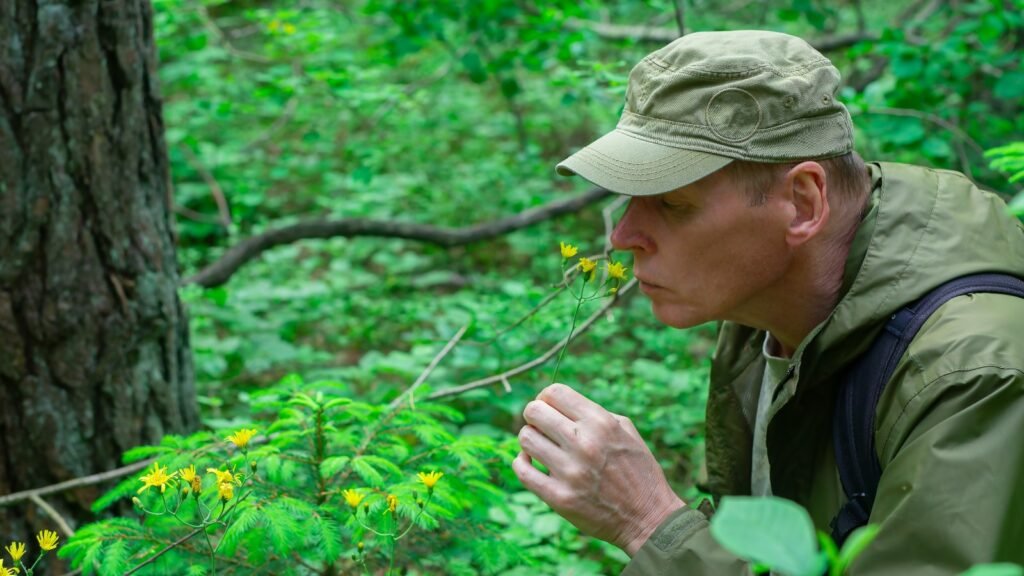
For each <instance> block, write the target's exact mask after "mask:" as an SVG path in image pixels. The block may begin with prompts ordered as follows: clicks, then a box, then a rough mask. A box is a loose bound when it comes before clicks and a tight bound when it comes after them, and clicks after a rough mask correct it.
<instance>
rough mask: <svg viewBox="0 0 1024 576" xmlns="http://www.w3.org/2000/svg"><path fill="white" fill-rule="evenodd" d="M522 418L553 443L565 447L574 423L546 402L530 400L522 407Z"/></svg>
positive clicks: (570, 436)
mask: <svg viewBox="0 0 1024 576" xmlns="http://www.w3.org/2000/svg"><path fill="white" fill-rule="evenodd" d="M523 419H525V420H526V423H527V424H529V425H531V426H533V427H534V428H536V429H537V431H539V432H540V433H542V434H544V435H545V436H547V437H548V438H550V439H551V440H552V441H553V442H554V443H555V444H558V445H559V446H562V447H565V446H566V443H567V440H569V439H571V438H572V429H573V428H574V427H575V424H574V423H573V421H572V420H569V419H568V418H566V416H565V414H562V413H561V412H559V411H558V410H556V409H555V408H553V407H552V406H551V405H550V404H548V403H547V402H543V401H541V400H532V401H530V402H528V403H527V404H526V408H524V409H523Z"/></svg>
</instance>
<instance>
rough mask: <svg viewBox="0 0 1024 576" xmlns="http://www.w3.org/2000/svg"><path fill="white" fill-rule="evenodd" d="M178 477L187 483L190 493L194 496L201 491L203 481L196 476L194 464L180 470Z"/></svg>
mask: <svg viewBox="0 0 1024 576" xmlns="http://www.w3.org/2000/svg"><path fill="white" fill-rule="evenodd" d="M178 476H179V477H180V478H181V479H182V480H184V481H185V482H188V483H189V484H190V485H191V487H192V491H193V492H195V493H196V494H198V493H199V492H201V491H202V489H203V479H202V477H200V476H199V475H198V474H196V465H195V464H190V465H189V467H188V468H182V469H181V470H178Z"/></svg>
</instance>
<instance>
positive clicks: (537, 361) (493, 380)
mask: <svg viewBox="0 0 1024 576" xmlns="http://www.w3.org/2000/svg"><path fill="white" fill-rule="evenodd" d="M636 284H637V280H636V278H632V279H630V280H629V282H626V283H625V284H623V285H622V288H620V289H619V291H618V294H617V295H616V297H615V298H612V299H611V300H609V301H608V302H607V303H606V304H605V305H604V306H601V308H600V309H599V310H598V311H596V312H594V313H593V314H591V315H590V317H589V318H587V319H586V321H584V322H583V324H580V326H579V328H577V329H576V334H575V335H574V338H579V337H580V335H581V334H583V333H584V332H586V331H587V330H588V329H589V328H590V327H591V326H592V325H593V324H594V323H595V322H597V320H598V319H599V318H600V317H601V316H603V315H604V314H605V313H606V312H608V309H610V308H611V307H612V306H614V305H615V303H616V302H618V301H619V299H620V298H622V296H623V295H625V294H626V293H627V292H629V291H630V290H631V289H632V288H633V287H634V286H636ZM567 340H568V338H563V339H562V340H560V341H559V342H558V343H557V344H555V345H554V346H552V347H551V348H549V349H548V350H547V352H545V353H544V354H541V355H540V356H538V357H537V358H534V359H533V360H530V361H529V362H526V363H525V364H520V365H519V366H516V367H515V368H513V369H511V370H508V371H505V372H502V373H501V374H495V375H494V376H488V377H487V378H481V379H480V380H474V381H473V382H469V383H466V384H462V385H459V386H452V387H450V388H442V389H440V390H437V391H435V392H433V393H432V394H430V395H429V396H427V399H428V400H436V399H438V398H444V397H446V396H455V395H457V394H462V393H463V392H468V391H470V390H475V389H477V388H483V387H484V386H490V385H491V384H498V383H504V384H507V382H508V379H509V378H511V377H512V376H518V375H519V374H522V373H524V372H528V371H530V370H532V369H534V368H536V367H537V366H540V365H541V364H544V363H545V362H547V361H548V360H550V359H551V358H552V357H554V356H555V355H556V354H558V351H559V350H561V348H562V346H563V345H566V344H567V343H568V342H567Z"/></svg>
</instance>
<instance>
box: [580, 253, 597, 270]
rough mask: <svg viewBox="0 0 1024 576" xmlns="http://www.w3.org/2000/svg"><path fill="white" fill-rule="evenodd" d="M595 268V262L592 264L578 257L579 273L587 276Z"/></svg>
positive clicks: (585, 258) (584, 258)
mask: <svg viewBox="0 0 1024 576" xmlns="http://www.w3.org/2000/svg"><path fill="white" fill-rule="evenodd" d="M595 268H597V262H594V261H593V260H591V259H590V258H587V257H586V256H580V271H582V272H583V273H584V274H589V273H590V272H593V271H594V269H595Z"/></svg>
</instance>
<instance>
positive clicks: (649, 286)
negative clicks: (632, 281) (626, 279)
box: [636, 276, 661, 290]
mask: <svg viewBox="0 0 1024 576" xmlns="http://www.w3.org/2000/svg"><path fill="white" fill-rule="evenodd" d="M636 279H637V280H639V281H640V289H641V290H654V289H657V288H661V286H659V285H657V284H655V283H653V282H651V281H649V280H644V279H643V278H641V277H639V276H637V277H636Z"/></svg>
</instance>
